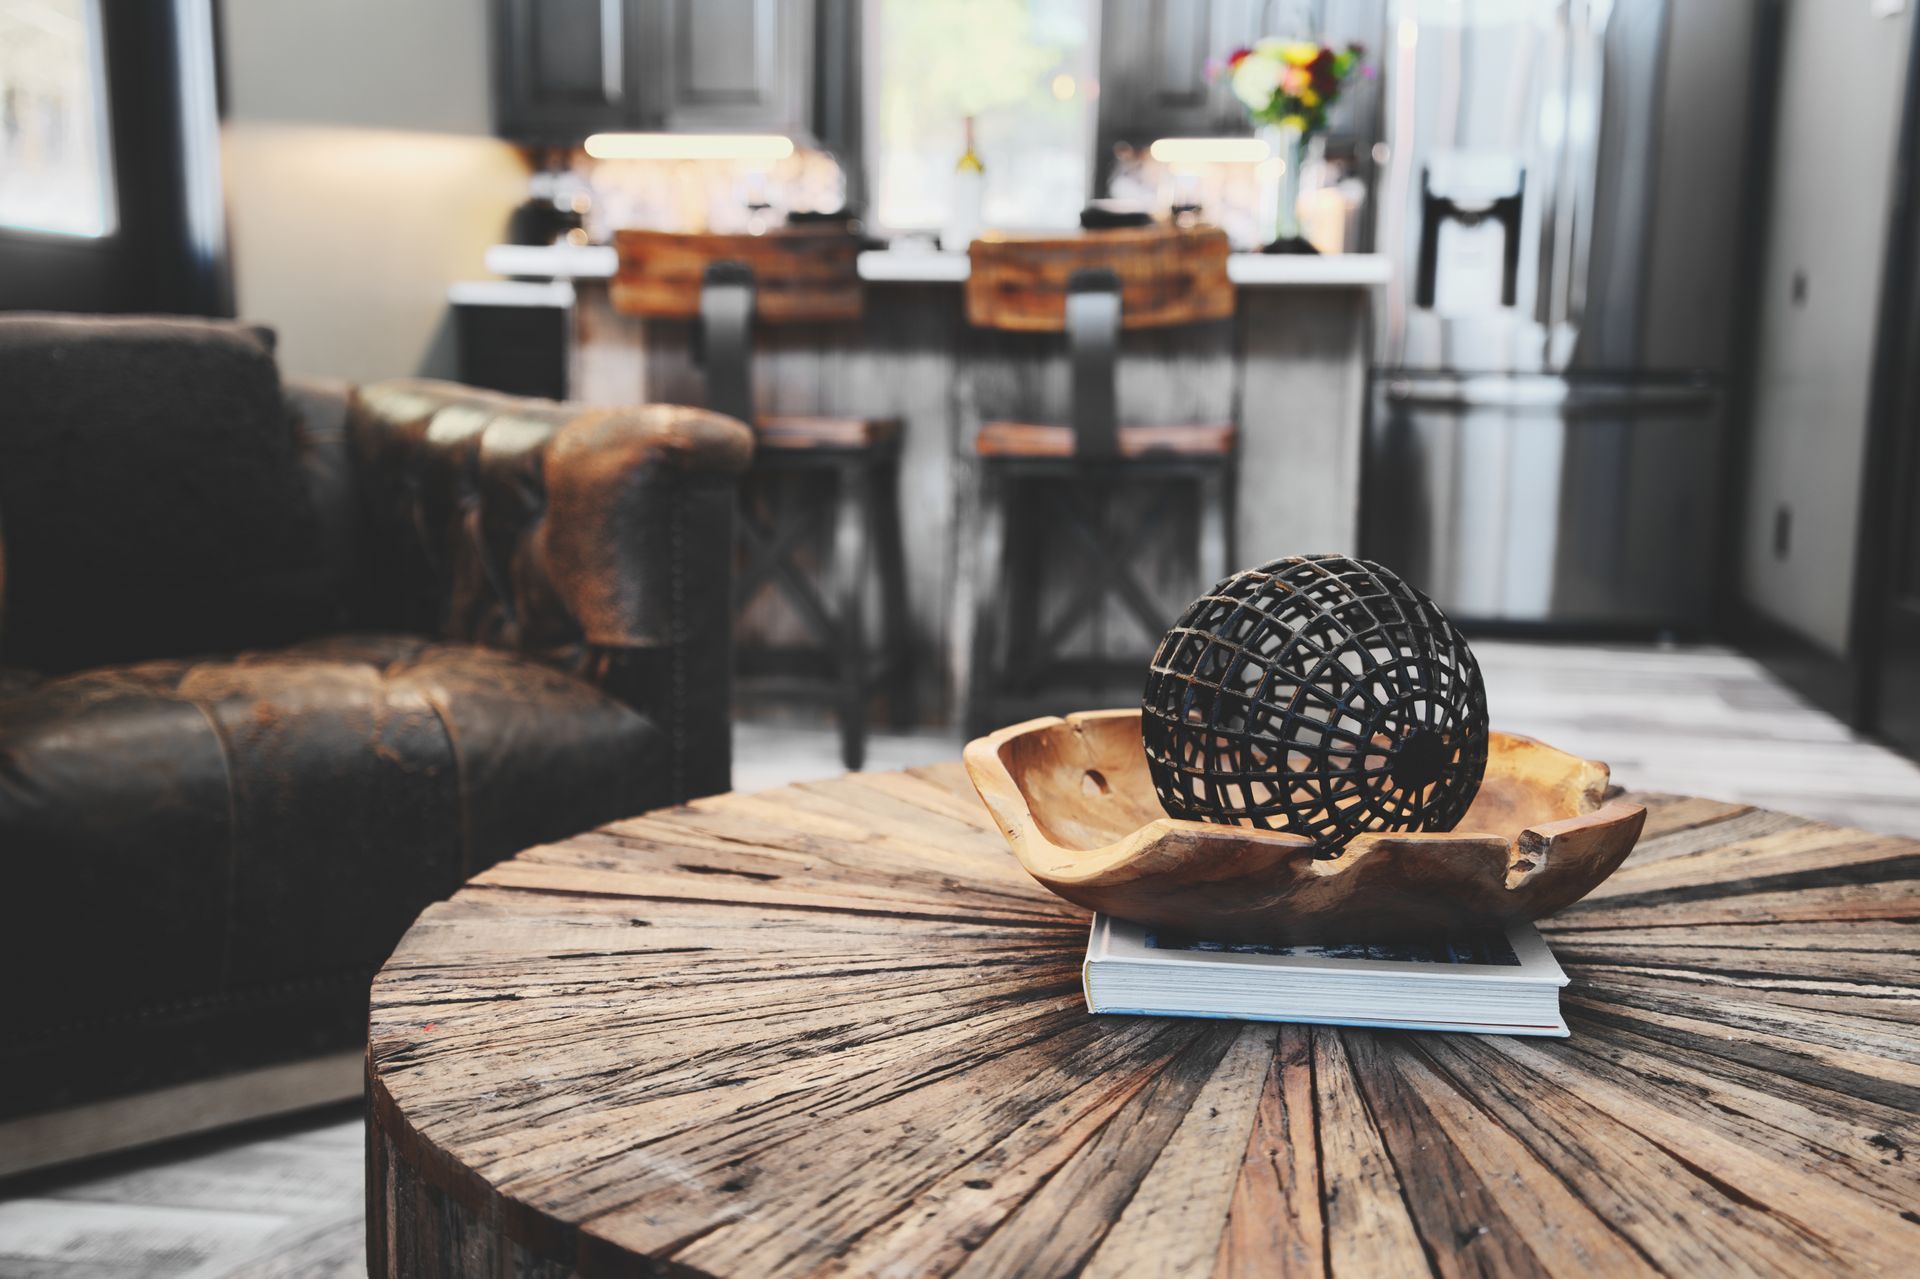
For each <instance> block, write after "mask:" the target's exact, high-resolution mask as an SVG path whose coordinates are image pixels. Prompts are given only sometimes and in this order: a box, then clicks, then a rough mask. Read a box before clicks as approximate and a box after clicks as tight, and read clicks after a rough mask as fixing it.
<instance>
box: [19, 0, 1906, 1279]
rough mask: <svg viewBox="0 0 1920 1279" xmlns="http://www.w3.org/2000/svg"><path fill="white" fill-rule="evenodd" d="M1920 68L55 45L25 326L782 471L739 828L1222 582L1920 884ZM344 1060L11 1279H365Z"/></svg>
mask: <svg viewBox="0 0 1920 1279" xmlns="http://www.w3.org/2000/svg"><path fill="white" fill-rule="evenodd" d="M1917 32H1920V28H1917V27H1916V25H1915V18H1914V12H1913V6H1912V5H1911V3H1909V0H398V2H397V0H325V2H324V3H315V2H314V0H0V310H6V311H22V310H25V311H36V310H50V311H69V312H133V313H156V312H158V313H178V314H185V315H210V316H238V317H242V318H244V319H246V320H249V321H257V322H259V323H261V324H264V325H268V326H271V328H272V329H273V330H274V331H275V332H276V333H277V335H278V337H277V348H276V354H277V360H278V365H279V368H280V369H281V370H282V372H283V373H285V374H301V375H309V376H318V377H321V378H331V379H340V380H342V381H343V382H346V383H367V382H371V381H375V380H378V379H384V378H392V377H401V376H425V377H433V378H443V379H452V380H457V381H460V382H465V383H469V384H472V385H475V386H480V387H487V388H493V389H496V390H500V391H507V392H513V393H518V394H527V395H537V396H546V397H552V398H556V399H571V400H575V401H583V402H586V403H588V404H600V405H631V404H638V403H643V402H649V401H652V402H661V401H664V402H670V403H683V404H687V403H690V404H702V405H709V406H712V407H716V408H719V409H722V410H724V411H726V412H728V413H730V414H732V415H734V416H738V417H742V418H746V419H751V420H752V423H753V425H754V426H755V427H756V428H757V429H758V432H759V435H758V444H757V446H756V454H755V461H754V464H753V467H752V469H751V471H750V472H749V473H748V475H747V477H746V480H745V485H744V493H745V497H744V500H743V501H742V503H741V504H740V505H739V506H738V508H737V520H736V523H737V527H738V531H739V543H738V546H737V548H736V550H737V555H736V558H735V563H736V570H735V573H736V575H735V578H734V582H733V589H734V599H733V601H732V605H733V607H732V609H731V612H730V614H729V612H728V610H726V609H721V610H718V614H719V616H720V617H721V619H722V620H721V624H722V625H724V620H725V618H726V617H727V616H729V615H730V616H731V617H732V619H733V621H732V626H733V637H734V647H735V650H736V652H735V662H734V667H735V675H734V677H733V683H732V684H731V699H732V700H731V704H732V707H733V720H732V724H731V729H730V731H731V741H732V748H733V755H732V771H731V783H732V786H733V787H734V788H735V789H737V790H742V791H750V790H758V789H761V788H765V787H768V786H773V785H777V784H781V783H786V782H795V781H806V780H808V779H813V778H819V777H825V776H829V775H833V774H837V773H838V772H840V771H841V770H842V769H843V768H846V767H859V766H862V765H864V766H865V767H867V768H870V769H872V768H889V767H900V766H907V765H915V764H922V763H928V762H933V761H937V760H950V759H952V758H953V757H954V756H955V755H956V753H957V751H958V749H959V744H960V741H961V739H962V737H963V736H964V735H965V734H966V733H968V732H970V731H975V730H979V729H982V728H985V727H988V726H992V725H997V724H1003V723H1008V722H1012V721H1015V720H1018V719H1021V718H1024V717H1026V716H1029V715H1035V714H1041V713H1051V712H1060V711H1067V710H1073V709H1081V708H1086V707H1090V706H1099V705H1126V704H1128V703H1130V702H1133V701H1135V700H1136V699H1137V698H1138V697H1139V695H1140V693H1139V690H1140V687H1141V678H1142V675H1143V673H1144V669H1145V666H1144V664H1145V663H1146V661H1147V660H1148V657H1149V654H1150V653H1151V651H1152V648H1153V645H1154V642H1155V641H1156V639H1157V638H1158V636H1159V634H1160V632H1161V631H1162V629H1163V628H1164V627H1165V626H1166V625H1167V624H1168V623H1169V622H1170V621H1171V620H1172V619H1173V618H1174V617H1175V616H1177V615H1178V613H1179V611H1180V610H1181V608H1182V607H1183V606H1184V605H1185V604H1186V603H1187V601H1188V600H1190V599H1192V598H1193V597H1194V596H1195V595H1196V594H1198V593H1199V592H1200V591H1202V590H1203V589H1204V588H1205V586H1206V585H1207V584H1208V583H1209V582H1211V581H1213V580H1215V579H1216V578H1217V576H1218V574H1219V573H1220V572H1222V571H1223V570H1224V568H1226V567H1228V566H1232V565H1251V564H1256V563H1259V562H1262V561H1265V560H1268V559H1272V558H1276V557H1279V556H1283V555H1290V554H1300V553H1310V552H1343V553H1359V554H1362V555H1365V556H1367V557H1370V558H1373V559H1377V560H1379V561H1381V562H1383V563H1385V564H1387V565H1389V566H1391V567H1393V568H1395V569H1397V570H1398V571H1400V572H1401V573H1402V574H1404V575H1405V576H1406V577H1407V578H1408V579H1409V580H1410V581H1412V582H1413V583H1414V584H1415V585H1417V586H1419V587H1421V588H1423V589H1424V590H1426V591H1427V592H1428V593H1430V594H1431V595H1432V596H1433V597H1434V598H1435V599H1436V600H1437V601H1439V603H1440V604H1441V605H1442V606H1443V607H1444V608H1445V609H1446V610H1447V612H1448V613H1449V614H1450V615H1451V616H1452V617H1454V618H1455V619H1456V620H1458V621H1459V622H1460V623H1461V624H1462V626H1463V628H1464V629H1465V630H1466V631H1467V632H1468V634H1469V635H1470V636H1471V637H1472V639H1473V641H1474V646H1475V651H1476V653H1477V654H1478V655H1479V657H1480V659H1481V661H1482V664H1483V665H1484V667H1485V669H1486V671H1487V679H1488V692H1489V702H1490V705H1491V710H1492V716H1493V722H1494V724H1495V726H1496V727H1499V728H1502V729H1506V730H1509V731H1517V732H1522V733H1532V734H1536V735H1539V736H1541V737H1544V738H1547V739H1549V740H1551V741H1553V742H1554V743H1555V744H1556V745H1559V746H1561V747H1564V748H1567V749H1570V750H1573V751H1577V752H1580V753H1582V754H1585V755H1588V756H1591V757H1594V758H1598V759H1603V760H1606V761H1608V762H1609V763H1610V764H1611V766H1612V768H1613V778H1614V780H1615V781H1616V782H1619V783H1622V784H1624V785H1625V786H1627V787H1629V788H1636V789H1650V790H1660V791H1670V792H1677V793H1690V794H1695V795H1702V796H1709V797H1712V798H1715V799H1720V800H1730V801H1735V802H1740V803H1749V804H1755V805H1761V806H1764V807H1767V808H1772V809H1779V810H1784V811H1790V812H1793V813H1797V814H1801V815H1804V816H1806V817H1810V818H1816V819H1823V820H1827V821H1832V822H1835V823H1839V824H1843V825H1847V826H1854V827H1862V828H1865V829H1868V830H1872V831H1877V832H1885V833H1890V834H1910V835H1912V834H1920V768H1916V766H1915V765H1914V763H1913V762H1912V759H1913V757H1915V756H1916V755H1920V425H1917V424H1920V308H1917V304H1920V253H1917V252H1916V250H1917V249H1920V205H1917V204H1916V201H1915V194H1916V190H1915V184H1916V182H1920V64H1916V63H1915V61H1914V58H1913V49H1914V46H1915V38H1916V33H1917ZM1070 290H1071V291H1070ZM9 394H10V392H9V388H8V387H6V386H4V385H0V431H3V430H4V428H5V427H6V425H7V422H6V417H7V413H8V410H9ZM534 487H536V488H537V487H538V485H537V484H536V485H535V486H534ZM516 500H518V499H516ZM720 509H722V510H723V511H724V510H727V509H733V508H729V507H722V508H720ZM5 515H6V512H4V511H0V519H4V518H5ZM475 523H477V521H476V522H475ZM462 527H467V526H462ZM474 536H475V537H476V538H477V537H478V534H475V535H474ZM26 563H27V560H26V558H25V556H24V555H20V556H17V557H16V562H15V570H16V592H17V593H19V583H21V582H23V581H24V578H25V574H24V571H23V567H22V566H24V565H25V564H26ZM5 567H6V566H5V564H4V563H0V588H3V587H4V583H5ZM496 585H497V583H496ZM705 585H707V586H708V587H709V589H710V590H711V589H712V585H713V584H711V583H709V584H705ZM74 589H75V590H81V589H85V586H84V584H82V583H76V584H75V586H74ZM3 602H4V600H0V603H3ZM676 606H677V605H676ZM3 621H4V618H0V622H3ZM16 633H18V626H17V623H16ZM0 634H4V632H0ZM707 669H708V670H709V671H712V670H719V671H722V672H724V671H725V670H726V666H725V664H724V663H714V664H712V665H710V666H709V667H708V668H707ZM13 674H17V672H16V673H13ZM9 675H10V672H8V671H6V670H0V687H4V686H5V684H6V681H7V678H8V677H9ZM716 678H719V677H716ZM30 682H31V681H29V682H28V684H22V685H21V687H28V686H29V685H30ZM680 691H684V690H676V693H678V692H680ZM708 691H709V692H710V693H711V692H712V690H708ZM727 700H728V691H727V689H725V688H722V689H720V690H719V691H718V692H717V693H713V695H712V696H711V697H709V698H708V699H707V702H710V703H711V706H712V707H713V708H718V707H720V706H724V705H726V704H727ZM703 704H704V703H703ZM716 718H717V715H716ZM716 731H717V732H718V738H717V740H719V741H721V742H722V743H724V742H725V741H726V740H728V739H727V737H726V732H727V731H728V730H727V729H726V728H725V726H721V728H720V729H718V730H716ZM49 734H50V735H51V736H55V737H57V736H58V734H57V733H52V732H51V730H49ZM529 749H532V748H531V747H529ZM555 758H556V759H558V758H560V757H558V756H556V757H555ZM721 763H722V767H721V768H720V769H719V770H718V772H719V774H720V775H719V776H717V777H715V778H713V779H711V785H713V786H716V787H717V786H723V785H725V768H724V763H725V761H724V760H722V761H721ZM554 766H555V767H559V765H554ZM12 767H13V765H11V764H10V763H9V756H8V755H7V753H6V752H5V751H4V750H0V780H6V779H8V777H9V774H8V772H7V770H8V769H9V768H12ZM275 767H276V768H277V767H278V766H277V765H276V766H275ZM316 767H317V766H316ZM11 778H12V780H13V781H15V782H16V783H17V784H18V787H19V788H20V790H21V793H36V787H38V785H39V782H38V781H37V780H36V778H35V776H34V774H33V773H32V771H31V769H26V770H20V769H15V770H14V772H13V773H12V775H11ZM296 780H298V779H296ZM102 784H103V785H104V784H105V783H104V782H103V783H102ZM540 789H541V790H542V792H543V793H544V792H545V791H550V790H552V789H554V788H551V787H545V786H543V787H541V788H540ZM222 811H224V810H222ZM1813 838H1819V837H1818V836H1814V837H1813ZM0 842H3V841H0ZM5 851H7V852H13V851H14V850H12V849H7V850H5ZM146 852H147V850H145V849H144V848H142V849H141V854H142V861H143V864H146V863H150V862H151V861H152V859H151V858H148V857H146ZM225 855H226V854H220V856H225ZM209 864H213V863H209ZM222 864H224V863H222ZM328 873H329V874H331V873H332V872H331V870H329V871H328ZM134 882H135V883H136V884H144V883H145V882H146V881H145V880H144V879H140V880H135V881H134ZM290 882H292V881H290ZM329 882H331V881H329ZM342 882H344V881H342ZM142 891H144V890H142ZM369 891H372V890H369ZM39 905H40V904H39V903H35V904H34V905H33V906H32V907H30V908H33V909H38V908H39ZM54 906H55V907H57V908H59V909H62V910H67V909H70V908H71V906H70V903H66V902H59V903H54ZM174 922H175V921H172V920H169V921H167V926H168V927H173V926H174ZM248 922H249V925H250V926H251V924H252V923H253V922H254V921H248ZM636 922H639V921H636ZM179 926H180V927H181V928H183V929H184V928H186V927H188V926H189V925H188V924H186V923H182V924H180V925H179ZM81 935H85V934H84V932H82V934H81ZM300 935H302V936H304V935H305V934H300ZM42 958H43V957H41V956H38V955H36V956H35V957H34V962H35V963H36V964H38V963H40V962H41V960H42ZM46 962H48V963H52V962H55V961H52V960H48V961H46ZM29 967H31V965H29ZM23 971H25V970H24V969H23ZM16 976H17V977H18V976H19V974H16ZM35 979H37V978H36V976H35V974H33V973H31V972H28V973H27V976H26V978H24V979H23V980H28V981H31V980H35ZM360 989H361V990H362V991H363V992H364V989H365V988H364V985H362V986H361V988H360ZM341 1060H342V1061H344V1065H340V1064H339V1063H338V1062H336V1066H337V1067H338V1068H337V1069H335V1071H334V1073H333V1074H332V1075H330V1076H328V1077H327V1078H326V1079H325V1080H324V1081H322V1082H321V1083H319V1084H312V1083H310V1082H303V1083H302V1085H301V1088H300V1090H298V1095H297V1096H293V1097H291V1098H275V1099H273V1100H272V1101H271V1102H260V1103H258V1104H256V1103H255V1102H253V1101H247V1103H246V1104H247V1105H249V1106H252V1107H253V1108H252V1109H251V1110H248V1111H247V1112H246V1113H247V1114H250V1115H268V1114H273V1113H278V1112H284V1111H289V1110H293V1109H296V1108H298V1107H302V1106H315V1105H319V1104H321V1103H327V1102H333V1103H339V1104H337V1105H336V1107H335V1109H332V1110H322V1111H320V1112H318V1113H317V1114H309V1115H307V1116H305V1117H301V1116H295V1117H294V1118H292V1119H289V1120H285V1121H284V1122H283V1123H282V1124H281V1126H278V1127H273V1126H269V1127H267V1128H259V1127H255V1128H250V1129H245V1128H243V1129H241V1130H239V1131H238V1132H237V1133H232V1132H230V1133H229V1134H227V1135H225V1136H215V1137H207V1138H204V1139H201V1140H200V1141H199V1144H197V1145H196V1144H191V1143H189V1144H188V1145H185V1146H182V1145H178V1144H174V1145H161V1146H157V1147H154V1148H153V1149H151V1150H149V1151H148V1152H146V1153H144V1154H142V1153H136V1154H134V1155H130V1156H128V1155H120V1156H113V1157H112V1159H110V1160H108V1161H107V1162H105V1163H100V1162H98V1161H96V1162H94V1163H87V1164H78V1165H71V1166H70V1167H68V1168H67V1169H65V1170H59V1169H56V1170H55V1171H53V1172H51V1173H47V1174H45V1175H44V1176H41V1177H40V1179H39V1180H36V1181H32V1182H30V1183H22V1182H20V1181H18V1180H17V1179H16V1180H14V1181H13V1182H10V1183H5V1184H4V1186H0V1272H6V1273H25V1274H49V1275H51V1274H63V1275H64V1274H187V1273H191V1274H197V1275H214V1274H243V1273H244V1274H256V1273H266V1274H296V1273H298V1274H306V1273H339V1274H348V1273H363V1272H364V1271H363V1267H364V1264H365V1254H364V1252H363V1251H362V1246H363V1241H362V1229H361V1222H362V1213H363V1206H364V1198H363V1191H364V1187H363V1184H362V1168H363V1155H362V1136H361V1127H360V1120H359V1114H358V1105H359V1101H358V1098H359V1097H360V1096H361V1088H362V1074H361V1066H360V1062H359V1059H358V1056H357V1050H355V1051H351V1052H348V1053H346V1054H345V1055H344V1057H342V1058H341ZM303 1079H304V1077H303ZM15 1100H16V1101H21V1102H22V1103H23V1104H24V1105H25V1106H26V1108H27V1109H29V1110H31V1109H32V1107H33V1105H35V1104H37V1103H36V1101H35V1099H34V1098H24V1099H22V1098H16V1099H15ZM243 1100H245V1099H244V1098H243ZM168 1109H169V1110H170V1111H174V1110H181V1109H182V1108H181V1107H178V1106H173V1105H169V1107H168ZM223 1113H224V1114H225V1117H224V1118H223V1117H222V1116H221V1114H212V1113H206V1114H203V1113H199V1112H193V1113H181V1114H177V1115H175V1114H171V1113H170V1114H168V1115H167V1116H166V1120H167V1122H166V1123H164V1124H162V1125H161V1127H159V1128H152V1129H142V1130H141V1134H140V1135H136V1136H135V1137H133V1138H125V1137H123V1136H121V1137H112V1138H107V1137H101V1136H100V1135H99V1132H98V1131H96V1130H92V1129H89V1130H87V1131H88V1132H89V1133H91V1134H92V1135H89V1136H87V1137H86V1143H87V1144H85V1145H84V1146H83V1147H79V1149H82V1150H84V1151H85V1152H87V1153H98V1152H101V1151H105V1150H109V1149H114V1148H116V1147H118V1146H122V1145H128V1144H134V1143H137V1142H149V1141H155V1140H158V1139H159V1137H160V1136H163V1135H169V1134H174V1133H178V1132H180V1131H191V1130H195V1129H205V1128H211V1127H214V1126H217V1125H218V1124H221V1123H226V1122H231V1121H232V1119H233V1118H234V1115H233V1114H232V1113H228V1112H223ZM19 1122H21V1123H26V1124H31V1123H33V1122H34V1117H33V1116H32V1115H29V1116H28V1118H27V1119H26V1120H22V1121H19ZM143 1122H144V1120H143ZM16 1131H27V1130H26V1129H18V1130H16ZM4 1146H5V1143H4V1142H0V1155H8V1157H12V1156H11V1155H9V1154H8V1152H6V1151H5V1150H4ZM62 1149H63V1150H66V1152H67V1153H65V1154H60V1155H57V1156H45V1155H42V1156H37V1157H25V1158H22V1159H20V1160H18V1161H16V1162H15V1163H14V1164H12V1165H10V1166H14V1167H30V1166H34V1164H35V1159H36V1158H37V1159H38V1160H39V1162H41V1163H45V1162H50V1161H53V1160H55V1159H70V1158H73V1157H75V1156H74V1155H73V1153H72V1149H69V1148H66V1147H62ZM5 1162H6V1161H5V1159H0V1164H5Z"/></svg>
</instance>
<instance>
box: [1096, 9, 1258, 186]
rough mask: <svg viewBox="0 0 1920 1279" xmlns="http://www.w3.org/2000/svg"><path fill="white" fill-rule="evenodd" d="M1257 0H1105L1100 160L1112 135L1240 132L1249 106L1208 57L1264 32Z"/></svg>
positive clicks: (1136, 138)
mask: <svg viewBox="0 0 1920 1279" xmlns="http://www.w3.org/2000/svg"><path fill="white" fill-rule="evenodd" d="M1266 7H1267V6H1266V5H1265V4H1263V3H1262V0H1106V4H1105V7H1104V9H1103V11H1102V36H1101V45H1100V108H1099V110H1100V118H1099V128H1098V132H1099V137H1100V167H1101V170H1102V172H1103V173H1104V171H1105V169H1106V167H1107V165H1108V163H1109V161H1110V157H1111V155H1112V149H1113V145H1114V144H1115V143H1116V142H1127V143H1131V144H1132V145H1134V146H1137V147H1140V146H1146V145H1148V144H1149V143H1151V142H1152V141H1153V140H1154V139H1156V138H1170V137H1211V136H1215V135H1219V134H1245V133H1246V132H1247V130H1248V126H1247V113H1246V111H1245V109H1244V108H1242V107H1241V105H1240V103H1239V101H1238V100H1237V99H1236V98H1235V97H1234V96H1233V93H1232V91H1231V90H1229V89H1228V87H1227V85H1226V82H1225V81H1224V80H1220V81H1216V80H1215V79H1213V77H1211V76H1210V75H1209V74H1208V64H1209V63H1210V62H1211V61H1212V60H1213V59H1216V58H1224V57H1225V56H1226V55H1227V54H1228V53H1229V52H1231V51H1232V50H1233V49H1234V48H1236V47H1237V46H1239V45H1243V44H1251V43H1252V42H1253V41H1254V39H1255V38H1256V37H1257V36H1258V35H1260V34H1261V32H1260V25H1261V22H1262V20H1263V17H1264V10H1265V9H1266Z"/></svg>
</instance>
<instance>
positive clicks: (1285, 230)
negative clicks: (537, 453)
mask: <svg viewBox="0 0 1920 1279" xmlns="http://www.w3.org/2000/svg"><path fill="white" fill-rule="evenodd" d="M1260 137H1261V138H1262V139H1263V140H1264V141H1265V142H1266V144H1267V159H1266V161H1265V162H1264V163H1263V164H1262V165H1261V166H1260V168H1261V187H1260V225H1261V227H1262V228H1264V229H1265V230H1266V232H1267V239H1268V243H1267V252H1269V253H1311V252H1313V250H1312V249H1311V248H1309V247H1308V246H1307V243H1306V241H1305V240H1304V239H1302V238H1301V235H1300V211H1299V210H1300V172H1301V169H1302V168H1303V167H1304V166H1305V162H1306V156H1307V147H1306V137H1305V135H1304V134H1303V133H1302V132H1301V130H1300V128H1299V127H1298V126H1297V125H1281V124H1268V125H1262V126H1261V128H1260Z"/></svg>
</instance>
